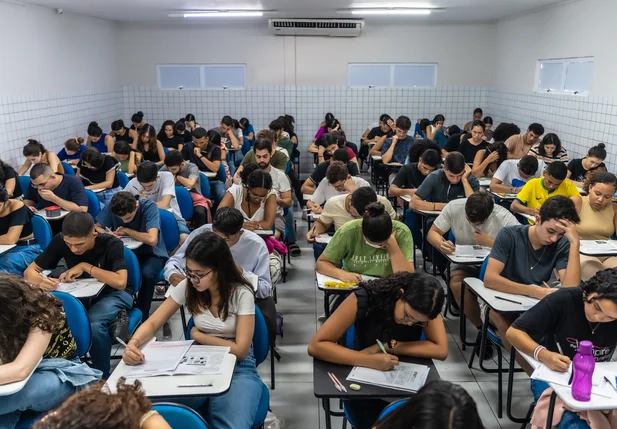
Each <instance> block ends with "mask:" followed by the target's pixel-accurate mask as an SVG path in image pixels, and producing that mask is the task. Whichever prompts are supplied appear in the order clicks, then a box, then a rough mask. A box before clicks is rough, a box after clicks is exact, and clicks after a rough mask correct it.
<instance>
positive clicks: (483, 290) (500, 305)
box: [463, 277, 539, 313]
mask: <svg viewBox="0 0 617 429" xmlns="http://www.w3.org/2000/svg"><path fill="white" fill-rule="evenodd" d="M463 281H464V282H465V284H466V285H467V286H469V288H470V289H471V290H472V292H473V293H474V294H475V295H477V296H478V297H479V298H480V299H481V300H482V301H484V302H486V304H487V305H488V306H489V307H490V308H491V309H493V310H495V311H500V312H502V313H520V312H525V311H527V310H529V309H530V308H531V307H533V306H534V305H536V304H537V303H538V302H539V301H538V300H537V299H535V298H530V297H528V296H522V295H514V294H511V293H505V292H499V291H496V290H493V289H489V288H487V287H486V286H484V282H483V281H482V280H480V279H476V278H471V277H467V278H466V279H465V280H463ZM538 287H539V286H538ZM497 296H500V297H502V298H506V299H510V300H512V301H517V302H520V303H522V305H521V304H515V303H513V302H509V301H503V300H500V299H497V298H496V297H497Z"/></svg>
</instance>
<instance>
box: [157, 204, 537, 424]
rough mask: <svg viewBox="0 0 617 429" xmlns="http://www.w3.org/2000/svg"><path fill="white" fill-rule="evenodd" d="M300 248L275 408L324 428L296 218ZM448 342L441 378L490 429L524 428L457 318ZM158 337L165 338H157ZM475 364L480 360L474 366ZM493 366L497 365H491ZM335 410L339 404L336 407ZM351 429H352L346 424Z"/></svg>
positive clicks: (310, 266) (307, 275) (284, 302)
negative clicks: (509, 412)
mask: <svg viewBox="0 0 617 429" xmlns="http://www.w3.org/2000/svg"><path fill="white" fill-rule="evenodd" d="M297 222H298V237H299V240H298V244H299V245H300V246H301V247H302V256H301V257H299V258H292V265H291V267H290V268H289V276H288V279H287V283H281V284H279V285H278V305H277V308H278V309H279V310H280V311H281V312H282V313H283V316H284V336H283V337H282V338H278V340H277V344H278V347H277V348H278V351H279V352H280V354H281V361H280V362H276V370H275V373H276V388H275V390H273V391H271V408H272V411H273V412H274V414H275V415H276V416H277V417H278V418H279V419H281V420H283V421H284V427H285V428H287V429H316V428H324V427H325V423H324V416H323V414H324V413H323V410H322V409H321V407H320V404H319V403H318V401H317V399H316V398H315V396H314V395H313V366H312V359H311V358H310V357H309V356H308V354H307V352H306V347H307V344H308V342H309V340H310V338H311V337H312V335H313V334H314V333H315V330H316V329H317V317H318V316H319V315H321V314H322V313H323V310H322V309H323V296H322V294H321V293H318V292H317V290H316V288H315V282H314V269H315V261H314V259H313V249H312V248H311V247H308V245H307V243H306V241H304V235H305V234H306V222H304V221H302V220H301V219H300V216H297ZM181 326H182V325H181V321H180V315H179V314H176V315H174V317H173V319H172V329H173V332H174V339H180V337H181V331H182V327H181ZM446 327H447V329H448V338H449V343H450V349H449V355H448V359H446V361H444V362H438V361H436V362H435V366H436V367H437V370H438V372H439V375H440V376H441V378H442V379H444V380H448V381H451V382H453V383H457V384H460V385H461V386H463V387H464V388H465V389H466V390H467V391H468V392H469V394H470V395H471V396H472V397H473V398H474V400H475V401H476V404H477V407H478V410H479V412H480V416H481V417H482V420H483V422H484V426H485V427H486V428H487V429H500V428H503V429H514V428H518V427H520V424H514V423H512V422H511V421H509V420H508V418H507V417H506V413H505V395H506V388H507V378H506V377H505V376H504V380H503V395H504V396H503V401H504V410H503V418H501V419H498V418H497V374H487V373H484V372H482V371H481V370H479V369H476V368H478V365H477V363H474V367H475V368H474V369H471V370H470V369H469V368H467V362H468V360H469V356H470V354H471V351H470V350H469V348H468V349H467V350H466V351H462V348H461V345H460V340H459V335H458V318H453V317H452V316H450V319H448V320H446ZM473 330H474V328H473V327H471V328H468V334H467V335H468V339H470V338H473V336H474V335H475V333H474V332H473ZM158 336H159V338H161V337H162V333H159V335H158ZM476 362H477V361H476ZM491 364H492V366H493V367H494V366H495V364H494V362H489V364H487V366H489V367H490V366H491ZM259 373H260V374H261V376H262V378H263V380H264V381H265V382H266V384H267V385H268V386H270V362H269V360H268V361H266V362H264V363H263V364H262V365H261V366H260V367H259ZM513 392H514V394H513V396H514V400H513V413H514V414H515V415H517V416H524V415H525V414H526V412H527V409H528V407H529V404H530V403H531V399H532V397H531V393H530V390H529V379H528V378H527V376H526V375H525V374H516V375H515V383H514V389H513ZM332 405H333V406H335V405H336V404H335V403H334V401H333V403H332ZM332 422H333V425H332V427H333V428H339V427H341V424H342V421H341V419H340V418H333V420H332ZM348 427H349V425H348Z"/></svg>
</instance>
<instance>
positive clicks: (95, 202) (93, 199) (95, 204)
mask: <svg viewBox="0 0 617 429" xmlns="http://www.w3.org/2000/svg"><path fill="white" fill-rule="evenodd" d="M86 195H87V196H88V213H90V215H91V216H92V217H93V218H95V219H96V217H97V216H98V215H99V213H100V211H101V203H100V202H99V199H98V198H97V196H96V194H95V193H94V192H92V191H91V190H90V189H86Z"/></svg>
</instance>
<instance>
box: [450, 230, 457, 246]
mask: <svg viewBox="0 0 617 429" xmlns="http://www.w3.org/2000/svg"><path fill="white" fill-rule="evenodd" d="M448 240H450V241H451V242H452V244H456V237H455V236H454V233H453V232H452V230H450V232H448Z"/></svg>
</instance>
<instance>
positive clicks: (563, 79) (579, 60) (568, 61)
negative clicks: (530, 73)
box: [534, 57, 595, 97]
mask: <svg viewBox="0 0 617 429" xmlns="http://www.w3.org/2000/svg"><path fill="white" fill-rule="evenodd" d="M589 62H591V63H595V57H577V58H554V59H546V60H538V61H537V62H536V78H535V85H534V92H537V93H540V94H558V95H570V96H575V97H587V96H589V94H591V84H592V83H593V82H592V79H593V71H592V75H591V77H590V85H589V87H590V88H589V89H588V90H587V91H574V90H567V89H566V78H567V76H568V67H569V66H570V65H571V64H579V63H589ZM543 64H563V70H562V71H561V84H560V87H559V89H558V90H555V91H553V90H550V89H549V90H548V91H547V90H540V73H541V70H542V65H543ZM594 65H595V64H594Z"/></svg>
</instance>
